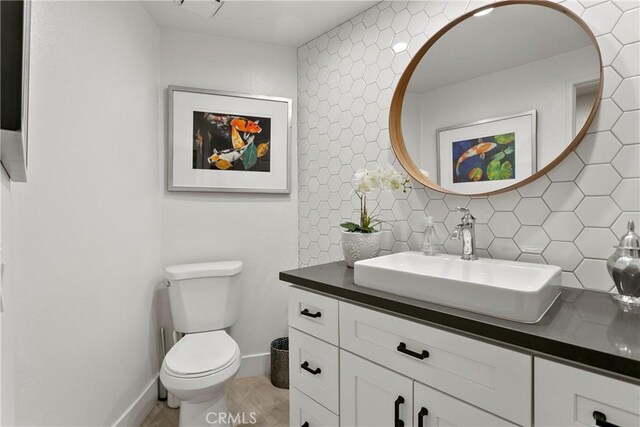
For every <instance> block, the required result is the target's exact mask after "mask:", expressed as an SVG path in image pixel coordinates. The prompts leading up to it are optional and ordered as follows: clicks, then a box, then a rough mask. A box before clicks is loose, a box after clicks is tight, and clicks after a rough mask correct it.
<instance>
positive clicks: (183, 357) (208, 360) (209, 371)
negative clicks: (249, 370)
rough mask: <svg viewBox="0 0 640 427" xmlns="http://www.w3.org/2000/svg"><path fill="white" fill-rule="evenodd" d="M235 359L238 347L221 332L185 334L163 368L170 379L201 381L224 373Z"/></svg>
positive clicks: (170, 351) (170, 352)
mask: <svg viewBox="0 0 640 427" xmlns="http://www.w3.org/2000/svg"><path fill="white" fill-rule="evenodd" d="M238 359H240V349H239V348H238V344H237V343H236V342H235V341H234V340H233V339H232V338H231V337H230V336H229V335H228V334H227V333H226V332H225V331H211V332H200V333H194V334H187V335H185V336H184V337H183V338H182V339H181V340H180V341H178V342H177V343H176V344H175V345H174V346H173V347H172V348H171V350H169V353H167V356H166V357H165V360H164V363H163V365H164V367H165V368H166V373H167V374H168V375H170V376H172V377H176V378H201V377H206V376H210V375H213V374H216V373H218V372H221V371H224V370H225V369H227V368H228V367H229V366H231V365H233V364H234V363H235V362H236V361H237V360H238Z"/></svg>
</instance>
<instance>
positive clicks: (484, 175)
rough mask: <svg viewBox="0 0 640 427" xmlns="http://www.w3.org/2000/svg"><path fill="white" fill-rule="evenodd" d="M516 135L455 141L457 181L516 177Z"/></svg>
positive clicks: (507, 134)
mask: <svg viewBox="0 0 640 427" xmlns="http://www.w3.org/2000/svg"><path fill="white" fill-rule="evenodd" d="M515 148H516V134H515V132H512V133H505V134H500V135H492V136H485V137H482V138H474V139H466V140H461V141H453V142H452V151H451V153H452V157H453V158H452V162H453V168H452V170H453V176H452V181H453V182H454V183H459V182H477V181H501V180H507V179H514V178H515V176H516V170H515V165H516V151H515Z"/></svg>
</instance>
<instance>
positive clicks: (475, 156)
mask: <svg viewBox="0 0 640 427" xmlns="http://www.w3.org/2000/svg"><path fill="white" fill-rule="evenodd" d="M436 140H437V141H436V146H437V149H438V184H440V185H441V186H442V187H445V188H447V189H450V190H452V191H455V192H460V193H471V194H472V193H485V192H489V191H494V190H498V189H500V188H504V187H505V185H513V184H515V183H516V182H518V181H521V180H523V179H526V178H527V177H529V176H530V175H532V174H533V173H535V172H536V170H537V166H536V111H535V110H532V111H527V112H524V113H521V114H514V115H511V116H507V117H498V118H494V119H487V120H481V121H478V122H474V123H469V124H465V125H458V126H452V127H448V128H443V129H438V130H437V131H436Z"/></svg>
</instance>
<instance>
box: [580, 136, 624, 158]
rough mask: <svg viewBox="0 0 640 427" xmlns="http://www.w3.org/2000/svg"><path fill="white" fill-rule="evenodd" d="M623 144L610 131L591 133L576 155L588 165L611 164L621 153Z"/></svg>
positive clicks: (585, 138) (583, 141)
mask: <svg viewBox="0 0 640 427" xmlns="http://www.w3.org/2000/svg"><path fill="white" fill-rule="evenodd" d="M621 147H622V144H620V142H619V141H618V139H617V138H616V137H615V136H614V135H613V134H612V133H611V132H609V131H606V132H596V133H590V134H588V135H587V136H585V137H584V139H583V140H582V142H580V145H578V147H577V148H576V153H577V154H578V156H580V159H582V161H583V162H584V163H586V164H593V163H607V162H610V161H611V160H612V159H613V158H614V157H615V155H616V154H617V153H618V151H620V148H621Z"/></svg>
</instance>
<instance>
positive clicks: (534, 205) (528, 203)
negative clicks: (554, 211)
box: [515, 197, 551, 225]
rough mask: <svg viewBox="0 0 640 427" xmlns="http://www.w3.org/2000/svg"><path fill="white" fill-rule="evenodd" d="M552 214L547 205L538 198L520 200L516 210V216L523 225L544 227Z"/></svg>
mask: <svg viewBox="0 0 640 427" xmlns="http://www.w3.org/2000/svg"><path fill="white" fill-rule="evenodd" d="M550 212H551V211H550V210H549V207H548V206H547V205H546V203H545V202H544V201H543V200H542V199H540V198H537V197H536V198H525V199H522V200H520V203H518V206H516V209H515V214H516V216H517V217H518V219H519V220H520V223H521V224H523V225H542V223H543V222H544V220H545V219H546V218H547V217H548V216H549V213H550Z"/></svg>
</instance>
